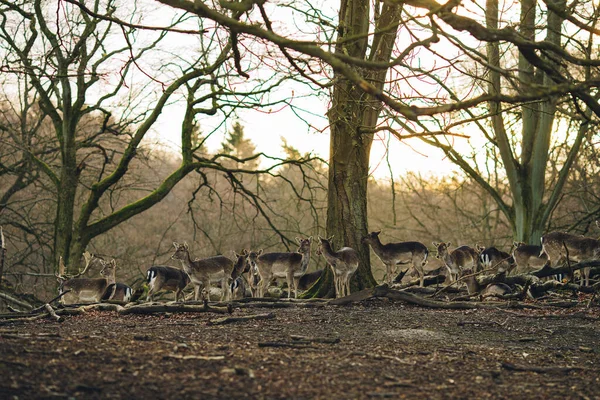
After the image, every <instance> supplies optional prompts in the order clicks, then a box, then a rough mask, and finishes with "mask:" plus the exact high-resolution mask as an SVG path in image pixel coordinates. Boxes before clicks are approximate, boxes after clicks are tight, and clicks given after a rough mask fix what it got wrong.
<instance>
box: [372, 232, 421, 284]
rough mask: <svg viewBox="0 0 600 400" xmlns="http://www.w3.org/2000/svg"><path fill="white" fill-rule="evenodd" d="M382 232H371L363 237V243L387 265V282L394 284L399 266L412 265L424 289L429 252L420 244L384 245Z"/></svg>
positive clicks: (400, 243)
mask: <svg viewBox="0 0 600 400" xmlns="http://www.w3.org/2000/svg"><path fill="white" fill-rule="evenodd" d="M380 233H381V231H377V232H371V233H369V234H368V235H367V236H365V237H363V238H362V240H361V242H362V243H366V244H369V245H371V248H372V249H373V251H374V252H375V254H376V255H377V257H379V259H380V260H381V262H382V263H383V264H384V265H385V272H386V281H387V282H388V283H392V280H393V279H394V278H395V277H396V266H397V265H398V264H406V263H410V264H411V266H412V267H413V268H414V270H415V271H417V273H418V274H419V281H420V282H419V286H421V287H423V282H424V280H425V271H424V267H425V265H426V264H427V257H428V256H429V250H427V247H426V246H425V245H424V244H423V243H420V242H399V243H387V244H383V243H381V241H380V240H379V234H380Z"/></svg>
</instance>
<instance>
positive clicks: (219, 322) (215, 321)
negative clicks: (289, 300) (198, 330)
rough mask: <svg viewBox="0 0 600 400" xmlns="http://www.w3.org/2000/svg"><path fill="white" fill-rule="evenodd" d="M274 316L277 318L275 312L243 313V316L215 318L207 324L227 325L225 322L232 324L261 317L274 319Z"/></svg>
mask: <svg viewBox="0 0 600 400" xmlns="http://www.w3.org/2000/svg"><path fill="white" fill-rule="evenodd" d="M273 318H275V314H273V313H268V314H255V315H243V316H241V317H225V318H218V319H213V320H209V321H208V323H207V324H208V325H225V324H231V323H234V322H246V321H254V320H261V319H273Z"/></svg>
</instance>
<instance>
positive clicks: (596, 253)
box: [542, 232, 600, 286]
mask: <svg viewBox="0 0 600 400" xmlns="http://www.w3.org/2000/svg"><path fill="white" fill-rule="evenodd" d="M542 251H543V253H544V254H546V255H547V256H548V261H549V262H550V267H552V268H556V266H557V265H558V263H559V262H561V261H564V260H566V259H567V257H568V259H569V261H571V260H572V261H575V262H582V261H591V260H598V259H600V240H598V239H592V238H588V237H585V236H579V235H572V234H570V233H565V232H551V233H548V234H547V235H544V236H542ZM590 270H591V269H590V268H589V267H587V268H583V269H582V271H581V272H582V274H581V282H580V284H581V285H585V286H589V284H590Z"/></svg>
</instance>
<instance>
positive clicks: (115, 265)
mask: <svg viewBox="0 0 600 400" xmlns="http://www.w3.org/2000/svg"><path fill="white" fill-rule="evenodd" d="M110 265H112V266H113V267H115V268H117V261H116V260H115V259H114V258H113V259H112V260H110Z"/></svg>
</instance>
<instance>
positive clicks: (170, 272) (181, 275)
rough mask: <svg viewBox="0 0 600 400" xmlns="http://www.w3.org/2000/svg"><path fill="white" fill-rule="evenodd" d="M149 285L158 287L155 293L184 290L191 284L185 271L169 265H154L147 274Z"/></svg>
mask: <svg viewBox="0 0 600 400" xmlns="http://www.w3.org/2000/svg"><path fill="white" fill-rule="evenodd" d="M146 281H147V283H148V285H152V286H157V287H155V291H159V290H161V289H164V290H177V289H183V288H185V287H186V286H187V285H188V284H189V283H190V277H189V276H188V274H186V273H185V271H182V270H181V269H179V268H174V267H169V266H167V265H154V266H152V267H150V268H148V271H147V273H146Z"/></svg>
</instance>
